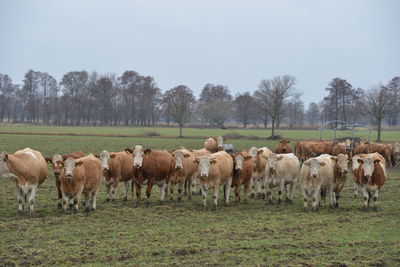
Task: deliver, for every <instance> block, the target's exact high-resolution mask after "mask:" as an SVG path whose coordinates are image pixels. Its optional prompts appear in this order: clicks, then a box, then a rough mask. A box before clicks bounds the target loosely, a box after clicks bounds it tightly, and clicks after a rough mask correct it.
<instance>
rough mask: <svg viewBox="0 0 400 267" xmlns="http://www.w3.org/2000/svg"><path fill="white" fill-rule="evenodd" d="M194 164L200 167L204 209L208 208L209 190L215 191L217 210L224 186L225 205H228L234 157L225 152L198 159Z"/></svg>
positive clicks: (214, 198)
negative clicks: (219, 195)
mask: <svg viewBox="0 0 400 267" xmlns="http://www.w3.org/2000/svg"><path fill="white" fill-rule="evenodd" d="M194 163H196V164H197V165H198V173H199V176H200V186H201V193H202V195H203V205H204V208H206V206H207V193H208V189H209V188H212V189H213V200H214V203H213V205H214V207H215V208H217V205H218V190H219V186H220V185H224V195H225V205H228V204H229V192H230V188H231V185H232V174H233V173H232V172H233V160H232V157H231V156H230V155H229V154H228V153H226V152H225V151H220V152H217V153H213V154H211V155H209V156H201V157H196V159H195V160H194Z"/></svg>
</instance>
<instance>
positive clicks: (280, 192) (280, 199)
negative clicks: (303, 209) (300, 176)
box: [278, 179, 285, 204]
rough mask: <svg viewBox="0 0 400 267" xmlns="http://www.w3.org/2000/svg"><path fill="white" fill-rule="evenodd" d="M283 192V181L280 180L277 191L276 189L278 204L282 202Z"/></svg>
mask: <svg viewBox="0 0 400 267" xmlns="http://www.w3.org/2000/svg"><path fill="white" fill-rule="evenodd" d="M283 190H285V180H284V179H281V180H280V181H279V189H278V204H280V203H281V202H282V195H283Z"/></svg>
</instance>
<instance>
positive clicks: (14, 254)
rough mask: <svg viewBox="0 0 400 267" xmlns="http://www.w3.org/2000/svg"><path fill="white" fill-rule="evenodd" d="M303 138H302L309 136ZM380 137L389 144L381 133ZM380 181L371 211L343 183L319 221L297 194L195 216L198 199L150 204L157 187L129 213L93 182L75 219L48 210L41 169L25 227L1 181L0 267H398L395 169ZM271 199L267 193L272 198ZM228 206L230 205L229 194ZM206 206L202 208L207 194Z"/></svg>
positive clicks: (163, 143) (88, 144) (25, 143)
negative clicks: (89, 208)
mask: <svg viewBox="0 0 400 267" xmlns="http://www.w3.org/2000/svg"><path fill="white" fill-rule="evenodd" d="M10 129H12V130H13V131H19V132H23V131H26V132H28V131H29V132H35V131H36V132H53V133H63V132H67V131H71V132H74V133H76V132H79V133H101V134H121V133H126V134H132V135H139V133H140V132H141V131H147V130H148V131H150V130H151V131H160V132H163V131H165V133H163V134H164V135H168V136H173V135H177V132H178V130H177V129H171V128H157V129H152V128H151V129H150V128H149V129H146V128H100V127H96V128H90V127H82V128H77V127H50V128H46V127H42V126H40V127H39V126H32V127H26V128H23V127H11V126H7V127H6V128H4V127H3V126H1V127H0V131H11V130H10ZM129 131H131V132H129ZM240 131H242V130H240ZM233 132H234V131H233ZM245 132H246V133H248V134H249V135H256V133H254V132H253V130H252V131H245V130H243V133H245ZM255 132H257V134H260V135H262V133H265V131H261V130H256V131H255ZM184 133H185V135H187V136H189V133H190V134H191V135H192V136H197V135H198V136H208V135H220V134H221V133H224V131H222V130H210V129H207V130H200V129H187V130H185V131H184ZM241 133H242V132H241ZM278 133H279V134H280V133H281V132H280V131H278ZM285 133H286V132H285ZM287 133H288V135H289V133H290V134H292V135H291V136H293V138H302V137H300V136H298V135H300V133H302V134H304V136H307V137H310V138H312V137H311V135H315V132H313V131H309V132H307V131H303V132H301V131H298V132H297V133H298V135H296V134H295V133H291V132H287ZM306 133H310V134H309V136H308V135H307V134H306ZM311 133H312V134H311ZM385 134H388V135H386V137H387V138H389V136H390V135H389V132H387V133H385ZM284 136H285V135H284ZM285 137H288V136H285ZM391 138H393V136H392V137H391ZM397 139H400V138H398V137H397ZM0 140H1V141H0V150H1V151H8V152H10V153H12V152H14V151H16V150H18V149H22V148H25V147H31V148H32V149H36V150H39V151H41V152H42V153H43V155H46V156H48V155H52V154H54V153H65V152H70V151H74V150H83V151H85V152H87V153H89V152H91V153H99V152H100V151H101V150H103V149H107V150H109V151H120V150H123V149H124V148H126V147H132V146H133V145H135V144H142V145H143V146H145V147H146V148H147V147H149V148H158V149H160V148H164V149H168V150H171V149H173V148H177V147H179V146H182V145H183V146H186V147H188V148H200V147H202V145H203V143H204V139H202V138H184V139H178V138H135V137H97V136H63V135H51V136H44V135H23V134H22V135H12V134H1V135H0ZM388 140H389V139H388ZM229 142H230V143H233V144H234V146H235V149H237V150H240V149H242V148H249V147H251V146H253V145H254V146H258V147H260V146H269V147H274V145H275V144H276V142H272V141H268V142H267V141H265V140H230V141H229ZM388 173H389V179H388V181H387V183H386V184H385V185H384V187H383V188H382V190H381V192H380V195H379V198H380V199H379V200H380V203H379V205H380V208H379V211H377V212H374V211H372V210H370V211H367V212H364V211H361V209H360V208H361V204H362V201H361V199H355V198H354V197H353V195H352V181H351V176H350V175H349V177H348V181H347V183H346V185H345V188H344V189H343V194H342V195H343V197H342V198H341V199H340V207H339V208H338V209H330V208H328V207H327V205H324V204H323V205H322V207H321V210H320V211H319V212H318V213H312V212H303V211H302V197H301V193H300V189H299V186H297V187H296V194H295V200H294V203H293V204H286V203H285V204H281V205H278V204H276V199H274V204H273V205H267V204H266V203H265V202H264V201H263V200H260V199H252V200H250V201H249V204H248V205H244V204H241V205H235V204H234V203H231V205H230V206H228V207H225V206H223V205H221V206H220V207H219V208H218V209H217V210H212V209H211V208H210V207H209V208H208V209H207V210H205V211H203V210H202V205H201V204H202V200H201V198H200V196H197V195H196V196H195V197H194V198H193V199H192V200H191V201H188V200H187V199H186V197H184V199H183V202H178V201H177V200H176V197H175V200H168V201H167V203H165V204H164V205H162V204H160V203H158V201H157V199H158V197H159V191H158V188H154V190H153V195H152V205H151V206H150V207H146V205H144V203H142V204H141V205H139V207H138V208H133V200H132V196H131V195H129V200H128V202H122V200H121V198H122V196H121V193H122V187H121V188H120V192H119V194H118V201H117V203H105V202H104V199H105V186H104V185H103V184H102V185H101V189H100V193H99V197H98V209H97V210H96V211H94V212H90V213H85V212H84V211H83V210H82V207H80V210H79V212H78V214H72V213H71V212H68V213H67V214H65V215H64V214H63V213H62V212H61V211H60V210H58V209H57V208H56V205H57V193H56V188H55V183H54V176H53V175H52V172H50V168H49V174H50V175H49V178H48V179H47V180H46V182H45V183H44V184H43V185H42V186H41V187H40V188H39V190H38V193H37V197H36V203H35V210H36V217H35V218H33V219H30V218H28V213H29V212H28V211H27V210H25V212H24V214H23V215H21V216H18V215H17V201H16V196H15V192H14V187H15V186H14V185H13V184H12V182H11V181H10V179H8V178H7V179H5V178H2V179H0V237H1V238H0V266H14V265H19V266H21V265H23V266H25V265H26V266H27V265H45V266H50V265H57V266H58V265H75V266H78V265H79V266H80V265H88V266H92V265H94V266H104V265H119V266H160V265H182V266H199V265H222V266H233V265H241V266H249V265H250V266H257V265H272V266H399V265H400V227H399V225H400V224H399V223H400V208H399V200H398V198H399V192H400V171H399V170H398V169H397V170H394V169H390V170H389V172H388ZM143 191H144V190H143V189H142V195H144V194H143ZM276 195H277V192H276V190H275V191H274V197H275V198H276ZM230 199H231V201H232V200H234V197H233V192H231V197H230ZM208 203H209V204H211V196H210V195H209V199H208ZM220 203H222V192H221V194H220Z"/></svg>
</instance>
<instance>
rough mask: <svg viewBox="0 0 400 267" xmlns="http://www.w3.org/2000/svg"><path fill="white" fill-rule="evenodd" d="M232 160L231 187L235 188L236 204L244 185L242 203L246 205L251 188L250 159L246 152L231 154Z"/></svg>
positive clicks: (238, 201) (251, 162)
mask: <svg viewBox="0 0 400 267" xmlns="http://www.w3.org/2000/svg"><path fill="white" fill-rule="evenodd" d="M231 157H232V159H233V177H232V185H231V186H232V187H235V196H236V203H240V187H241V185H244V201H243V202H244V203H245V204H247V199H248V195H249V190H250V186H251V177H252V174H253V161H252V160H251V159H252V157H251V156H250V155H249V154H248V153H247V151H246V150H243V151H242V152H238V153H235V154H231Z"/></svg>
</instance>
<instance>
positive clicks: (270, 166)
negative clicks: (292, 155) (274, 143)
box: [264, 154, 283, 175]
mask: <svg viewBox="0 0 400 267" xmlns="http://www.w3.org/2000/svg"><path fill="white" fill-rule="evenodd" d="M264 158H265V159H266V160H267V165H266V166H265V172H268V173H269V174H270V175H274V174H275V171H276V165H277V164H278V161H279V160H281V159H283V156H282V155H278V154H269V155H268V156H264Z"/></svg>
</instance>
